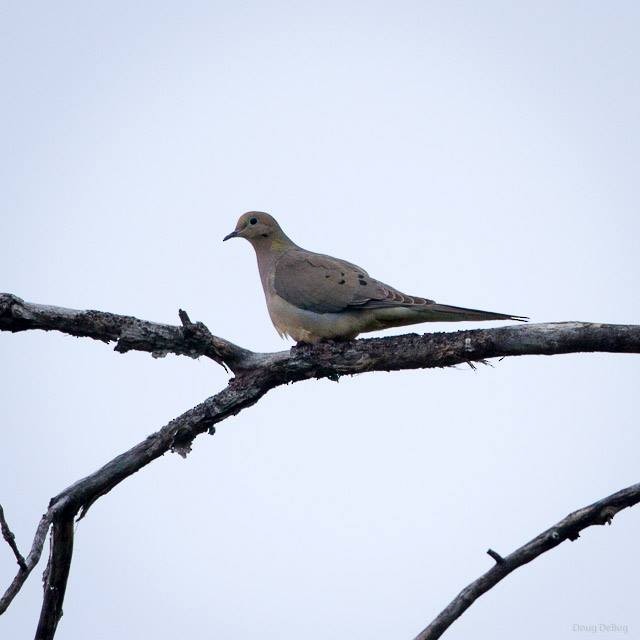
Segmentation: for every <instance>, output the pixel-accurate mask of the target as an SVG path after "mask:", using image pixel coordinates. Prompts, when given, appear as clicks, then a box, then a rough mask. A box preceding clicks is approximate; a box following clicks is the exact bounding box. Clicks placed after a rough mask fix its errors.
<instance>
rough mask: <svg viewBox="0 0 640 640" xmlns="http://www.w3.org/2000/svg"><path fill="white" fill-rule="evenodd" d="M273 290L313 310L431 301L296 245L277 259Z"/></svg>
mask: <svg viewBox="0 0 640 640" xmlns="http://www.w3.org/2000/svg"><path fill="white" fill-rule="evenodd" d="M273 285H274V288H275V290H276V293H277V294H278V295H279V296H280V297H281V298H284V299H285V300H286V301H287V302H289V303H290V304H292V305H294V306H296V307H298V308H300V309H306V310H307V311H314V312H315V313H339V312H341V311H347V310H349V309H376V308H382V307H398V306H413V305H423V304H430V303H432V302H433V301H432V300H426V299H425V298H415V297H412V296H407V295H405V294H403V293H400V292H399V291H397V290H396V289H394V288H393V287H389V286H388V285H385V284H383V283H382V282H379V281H378V280H375V279H374V278H371V277H370V276H369V274H368V273H367V272H366V271H365V270H364V269H362V268H360V267H358V266H357V265H355V264H351V263H350V262H346V261H345V260H339V259H338V258H332V257H331V256H325V255H322V254H319V253H312V252H310V251H305V250H303V249H295V250H293V251H288V252H287V253H285V254H284V255H283V256H282V257H281V258H280V259H279V260H278V262H277V264H276V268H275V273H274V282H273Z"/></svg>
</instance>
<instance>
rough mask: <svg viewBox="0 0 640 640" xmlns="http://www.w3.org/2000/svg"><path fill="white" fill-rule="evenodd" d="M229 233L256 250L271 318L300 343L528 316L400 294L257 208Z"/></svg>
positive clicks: (281, 331)
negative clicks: (303, 241) (297, 237)
mask: <svg viewBox="0 0 640 640" xmlns="http://www.w3.org/2000/svg"><path fill="white" fill-rule="evenodd" d="M230 238H244V239H245V240H248V241H249V242H250V243H251V245H252V246H253V248H254V249H255V252H256V258H257V260H258V271H259V272H260V280H261V282H262V288H263V289H264V295H265V299H266V302H267V309H268V310H269V315H270V317H271V321H272V322H273V325H274V326H275V328H276V331H277V332H278V334H279V335H280V337H286V336H290V337H291V338H293V340H295V341H296V342H298V343H316V342H321V341H325V340H352V339H353V338H355V337H356V336H357V335H359V334H360V333H366V332H369V331H378V330H380V329H387V328H389V327H400V326H403V325H409V324H418V323H421V322H459V321H463V320H467V321H474V320H518V321H526V320H527V319H528V318H526V317H524V316H514V315H511V314H507V313H494V312H492V311H479V310H477V309H465V308H463V307H453V306H450V305H446V304H438V303H436V302H434V301H433V300H429V299H427V298H421V297H418V296H409V295H407V294H405V293H401V292H400V291H398V290H397V289H394V288H393V287H391V286H389V285H388V284H384V283H383V282H381V281H379V280H376V279H375V278H372V277H371V276H370V275H369V274H368V273H367V272H366V271H365V270H364V269H362V268H361V267H359V266H357V265H355V264H352V263H351V262H347V261H345V260H340V259H338V258H332V257H331V256H328V255H324V254H321V253H314V252H313V251H307V250H306V249H303V248H302V247H299V246H298V245H297V244H295V242H293V241H292V240H291V239H290V238H289V237H288V236H287V235H286V234H285V232H284V231H283V230H282V228H281V227H280V225H279V224H278V223H277V221H276V219H275V218H274V217H273V216H271V215H269V214H268V213H264V212H262V211H249V212H247V213H244V214H243V215H241V216H240V218H239V220H238V223H237V225H236V228H235V230H234V231H232V232H231V233H230V234H228V235H227V236H225V237H224V240H229V239H230Z"/></svg>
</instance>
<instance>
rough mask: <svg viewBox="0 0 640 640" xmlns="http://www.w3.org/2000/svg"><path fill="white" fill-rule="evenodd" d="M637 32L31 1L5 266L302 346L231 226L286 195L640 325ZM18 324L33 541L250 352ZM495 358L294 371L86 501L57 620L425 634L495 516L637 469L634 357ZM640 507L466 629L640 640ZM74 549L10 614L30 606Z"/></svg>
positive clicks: (505, 595) (609, 20) (23, 24)
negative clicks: (187, 448)
mask: <svg viewBox="0 0 640 640" xmlns="http://www.w3.org/2000/svg"><path fill="white" fill-rule="evenodd" d="M639 29H640V7H639V5H638V4H637V3H634V2H616V3H609V4H604V3H596V2H560V3H558V2H553V3H551V2H535V3H534V2H521V3H509V2H485V3H475V2H455V3H454V2H449V3H443V2H440V3H438V2H399V3H393V5H391V4H389V3H381V2H374V3H356V2H340V3H336V2H329V3H322V4H321V5H319V4H318V3H293V2H273V3H257V2H244V3H226V4H222V3H216V2H186V3H170V2H156V3H141V2H138V3H125V2H110V3H107V4H105V3H97V2H58V3H55V4H51V3H36V2H24V1H23V2H3V3H2V4H0V73H1V76H0V77H1V79H2V91H3V100H2V102H1V103H0V115H1V116H2V117H1V118H0V136H1V139H2V143H3V148H4V150H5V153H4V154H2V156H0V187H1V193H2V196H3V198H2V201H3V206H2V208H1V209H0V211H2V214H1V218H0V237H2V240H3V243H2V245H3V250H2V252H0V290H2V291H10V292H12V293H15V294H17V295H19V296H21V297H23V298H25V299H28V300H32V301H36V302H43V303H51V304H58V305H63V306H69V307H76V308H98V309H104V310H108V311H113V312H118V313H126V314H131V315H135V316H138V317H141V318H146V319H150V320H157V321H163V322H177V320H178V318H177V310H178V308H179V307H182V308H185V309H187V310H188V311H189V313H190V315H191V317H192V319H194V320H195V319H197V320H202V321H204V322H205V323H206V324H207V325H208V326H209V328H210V329H211V330H212V331H213V332H214V333H217V334H219V335H221V336H224V337H226V338H228V339H231V340H233V341H235V342H237V343H239V344H242V345H243V346H246V347H248V348H255V349H259V350H265V351H266V350H277V349H282V348H285V344H284V343H283V342H281V341H280V340H279V338H278V336H277V334H276V332H275V330H274V329H273V327H272V326H271V324H270V321H269V318H268V315H267V313H266V309H265V306H264V300H263V297H262V291H261V288H260V285H259V280H258V275H257V269H256V266H255V259H254V256H253V253H252V251H251V249H250V247H249V246H248V245H246V244H244V243H241V242H236V243H226V244H224V245H223V244H222V242H221V238H222V237H223V236H224V235H225V234H226V233H228V232H229V231H231V230H232V229H233V227H234V225H235V222H236V218H237V216H238V215H239V214H240V213H242V212H243V211H245V210H248V209H260V210H265V211H269V212H270V213H273V214H274V215H276V216H277V217H278V219H279V220H280V221H281V223H282V225H283V227H284V228H285V230H286V231H287V233H288V234H289V235H290V236H291V237H292V238H293V239H294V240H295V241H296V242H297V243H298V244H300V245H302V246H305V247H307V248H309V249H312V250H318V251H322V252H325V253H330V254H333V255H336V256H339V257H342V258H345V259H348V260H350V261H353V262H356V263H358V264H361V265H362V266H364V267H365V268H367V269H368V270H369V272H370V273H371V274H372V275H373V276H374V277H378V278H380V279H382V280H384V281H386V282H389V283H390V284H393V285H395V286H397V287H398V288H400V289H401V290H404V291H407V292H408V293H413V294H416V295H422V296H428V297H431V298H435V299H436V300H438V301H441V302H445V303H450V304H457V305H462V306H469V307H475V308H485V309H492V310H496V311H504V312H509V313H516V314H523V315H529V316H531V317H532V319H533V320H534V321H559V320H591V321H601V322H620V323H637V322H639V319H640V302H639V297H638V277H639V275H640V274H639V269H638V239H639V237H640V222H639V220H638V201H639V195H640V194H639V186H638V185H639V184H640V181H639V169H640V127H639V126H638V121H639V118H638V114H639V113H640V41H639V40H638V37H637V34H638V31H639ZM471 326H473V325H470V324H465V325H460V326H456V325H438V326H429V325H425V326H422V327H416V328H415V330H416V331H420V332H422V331H431V330H445V329H446V330H455V329H457V328H463V327H464V328H469V327H471ZM485 326H491V324H490V323H488V324H486V325H485ZM496 326H497V325H496ZM403 331H404V330H403V329H400V330H397V331H395V332H388V333H402V332H403ZM0 356H1V359H2V363H3V366H2V368H0V389H2V403H3V427H2V429H3V438H2V441H3V446H2V449H1V450H0V503H1V504H2V505H3V506H4V508H5V512H6V515H7V518H8V519H9V521H10V522H11V524H12V526H13V528H14V530H15V532H16V534H17V538H18V542H19V544H20V546H21V548H22V549H23V550H25V549H26V548H27V547H28V546H29V545H30V544H31V539H32V536H33V531H34V529H35V526H36V524H37V521H38V519H39V516H40V514H41V513H42V512H43V510H44V509H45V507H46V504H47V502H48V500H49V498H50V497H51V496H52V495H54V494H56V493H57V492H59V491H60V490H61V489H62V488H64V487H65V486H67V485H68V484H70V483H71V482H73V481H74V480H76V479H78V478H79V477H82V476H83V475H86V474H87V473H90V472H91V471H93V470H95V469H96V468H97V467H98V466H100V465H102V464H103V463H104V462H106V461H107V460H109V459H110V458H112V457H113V456H115V455H117V454H118V453H120V452H121V451H123V450H124V449H126V448H128V447H129V446H131V445H133V444H134V443H136V442H138V441H140V440H141V439H142V438H144V437H145V436H146V435H147V434H148V433H150V432H152V431H155V430H156V429H157V428H159V427H161V426H162V425H163V424H165V423H166V422H168V421H169V420H170V419H171V418H173V417H174V416H176V415H178V414H180V413H181V412H182V411H184V410H186V409H188V408H189V407H190V406H192V405H193V404H196V403H197V402H200V401H201V400H202V399H203V398H205V397H207V396H209V395H211V394H213V393H215V392H216V391H218V390H220V389H221V388H222V387H223V386H224V385H225V384H226V380H227V376H226V375H225V373H224V372H223V371H222V369H220V368H219V367H217V366H216V365H213V364H211V363H209V362H207V361H205V360H202V361H191V360H188V359H186V358H176V357H170V358H166V359H164V360H153V359H152V358H150V357H149V356H147V355H145V354H127V355H125V356H122V355H119V354H116V353H113V351H111V350H110V348H109V347H107V346H104V345H101V344H100V343H97V342H91V341H88V340H78V339H75V338H70V337H67V336H61V335H56V334H47V335H45V334H37V333H31V334H18V335H7V334H0ZM494 365H495V366H494V368H488V367H483V368H480V369H479V370H478V371H477V372H475V373H473V372H472V371H471V370H469V369H468V368H465V367H460V368H459V369H455V370H444V371H428V372H405V373H394V374H371V375H367V376H359V377H356V378H350V379H342V380H341V381H340V383H339V384H335V383H331V382H328V381H320V382H309V383H304V384H297V385H294V386H289V387H286V388H282V389H278V390H275V391H273V392H272V393H270V394H269V395H268V396H267V397H265V398H264V399H263V400H262V401H261V402H260V403H259V404H258V405H257V406H255V407H253V408H251V409H249V410H247V411H245V412H243V413H242V414H240V415H239V416H238V417H236V418H233V419H231V420H229V421H227V422H225V423H224V424H223V425H221V427H220V428H219V430H218V433H217V434H216V436H215V437H214V438H206V437H204V438H201V439H199V440H198V441H197V442H196V444H195V447H194V452H193V454H192V455H191V456H189V458H188V459H187V460H186V461H183V460H181V459H179V458H178V457H177V456H167V457H165V458H163V459H161V460H159V461H157V462H156V463H154V464H153V465H151V466H150V467H148V468H147V469H145V470H144V471H143V472H141V473H139V474H137V475H136V476H135V477H133V478H131V479H129V480H128V481H126V482H125V483H124V484H122V485H120V486H119V487H118V488H117V489H116V490H114V491H113V492H112V493H111V494H109V495H108V496H107V497H106V498H104V499H102V500H101V501H100V502H99V503H98V504H96V505H95V506H94V507H93V508H92V510H91V512H90V514H89V516H88V517H87V518H86V519H85V520H83V521H82V522H81V523H80V524H79V526H78V531H77V542H76V555H75V559H74V564H73V566H72V570H71V578H70V583H69V588H68V592H67V600H66V604H65V607H64V611H65V615H64V618H63V620H62V622H61V623H60V627H59V631H58V637H59V638H60V639H61V640H80V639H83V640H84V638H87V637H91V638H95V639H96V640H101V639H103V638H104V639H107V638H115V637H118V638H120V639H122V640H130V639H131V640H133V639H137V638H140V637H143V636H144V637H154V638H156V639H157V640H163V639H165V638H166V639H168V638H172V639H173V638H176V637H189V638H190V640H205V639H209V638H225V639H226V638H234V639H235V638H250V637H255V636H258V635H259V636H260V637H261V638H265V639H273V640H276V639H277V640H286V639H287V638H297V637H300V636H302V635H304V637H305V638H308V639H314V638H318V639H319V638H323V639H325V638H336V639H339V638H354V637H355V638H360V637H362V638H364V637H366V638H371V639H380V640H382V639H387V638H411V637H413V635H415V634H416V633H417V632H418V631H419V630H420V629H421V628H422V627H423V626H424V625H425V624H426V623H427V622H428V621H429V620H430V619H431V618H432V617H433V616H434V615H435V614H436V613H437V612H438V611H439V610H440V609H441V608H442V607H443V606H445V605H446V604H447V603H448V601H449V600H450V599H451V598H452V597H453V596H454V595H455V594H456V593H457V592H458V591H459V590H460V589H461V588H462V587H463V586H464V585H465V584H467V583H468V582H469V581H470V580H472V579H473V578H475V577H476V576H477V575H479V574H480V573H481V572H483V571H485V570H486V569H487V568H489V567H490V566H491V562H492V561H491V559H490V558H489V557H488V556H486V555H485V551H486V549H487V548H488V547H492V548H494V549H496V550H497V551H499V552H501V553H507V552H509V551H510V550H512V549H514V548H515V547H517V546H519V545H520V544H522V543H524V542H525V541H527V540H528V539H530V538H531V537H533V536H534V535H536V534H537V533H538V532H539V531H541V530H542V529H544V528H546V527H547V526H549V525H551V524H552V523H554V522H555V521H557V520H559V519H560V518H561V517H563V516H564V515H566V514H567V513H568V512H569V511H571V510H573V509H575V508H577V507H579V506H582V505H584V504H587V503H589V502H591V501H593V500H596V499H598V498H600V497H602V496H604V495H606V494H608V493H611V492H613V491H615V490H617V489H619V488H621V487H622V486H625V485H627V484H631V483H633V482H637V481H638V476H637V468H638V465H637V458H638V456H637V451H638V448H639V446H640V436H639V435H638V428H637V416H638V410H637V388H638V382H639V380H638V360H637V357H635V356H621V355H617V356H616V355H576V356H563V357H556V358H542V357H538V358H522V359H505V360H503V361H502V362H500V363H494ZM639 534H640V516H639V515H638V513H636V512H635V511H630V512H625V513H623V514H620V516H619V517H617V518H616V520H615V521H614V525H613V526H612V527H607V528H604V527H603V528H597V529H593V530H590V531H588V532H585V534H584V535H583V537H582V538H581V539H580V540H579V541H578V542H576V543H572V544H566V543H565V544H563V545H562V546H561V547H560V548H559V549H557V550H555V551H554V552H552V553H550V554H548V555H547V556H545V557H543V558H541V559H539V560H538V561H536V562H535V563H533V564H532V565H530V566H527V567H525V568H523V569H521V570H519V571H518V572H517V573H516V574H515V575H513V576H511V577H510V578H508V579H507V580H506V581H505V582H504V583H502V584H501V585H500V586H499V587H497V588H496V589H495V590H493V591H492V592H491V593H489V594H488V595H487V596H485V597H483V598H482V599H481V600H480V601H479V602H478V603H476V605H474V606H473V607H472V609H471V610H470V611H469V612H468V613H467V614H466V615H465V616H464V617H463V618H462V619H461V620H460V621H459V622H458V623H456V624H455V625H454V626H453V627H452V628H451V629H450V631H449V632H448V635H447V636H446V637H447V638H451V639H453V640H460V639H462V640H466V639H467V638H492V639H495V640H499V639H503V638H504V639H511V638H514V637H518V638H521V639H524V640H529V639H531V640H533V639H535V640H538V639H539V638H541V637H549V638H554V639H555V638H559V639H564V638H566V639H573V640H575V638H576V637H577V635H580V634H577V633H576V632H573V631H572V628H573V625H574V624H599V623H607V624H610V623H615V624H626V625H628V627H629V634H628V637H640V616H639V614H638V611H637V593H638V590H639V587H640V585H639V584H638V577H637V571H636V568H635V564H634V559H635V556H634V553H635V552H634V549H635V548H636V546H637V539H638V535H639ZM43 568H44V562H43V563H42V566H40V567H39V568H38V570H37V572H36V573H34V575H33V576H32V578H31V580H30V582H29V584H28V586H27V588H25V590H24V592H23V593H22V594H21V595H20V596H19V597H18V598H17V599H16V601H15V603H14V604H13V606H12V608H11V609H10V611H9V612H7V614H6V615H4V616H3V617H2V618H0V637H3V638H4V637H7V638H11V639H12V640H13V638H16V639H18V638H29V637H31V636H32V635H33V631H34V629H35V624H36V621H37V616H38V612H39V599H40V593H41V592H40V579H39V573H40V572H41V570H42V569H43ZM13 571H14V562H13V559H12V556H11V554H10V551H9V549H8V548H7V549H4V550H3V549H2V548H1V547H0V577H2V576H4V577H3V578H2V584H3V585H4V584H7V583H8V581H9V580H10V578H11V576H12V573H13Z"/></svg>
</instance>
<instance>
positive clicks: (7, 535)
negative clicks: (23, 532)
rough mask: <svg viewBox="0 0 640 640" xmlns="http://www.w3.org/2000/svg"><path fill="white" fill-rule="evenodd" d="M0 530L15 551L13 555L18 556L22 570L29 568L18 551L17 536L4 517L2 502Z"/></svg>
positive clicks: (0, 506) (0, 507)
mask: <svg viewBox="0 0 640 640" xmlns="http://www.w3.org/2000/svg"><path fill="white" fill-rule="evenodd" d="M0 531H2V537H3V538H4V539H5V540H6V541H7V544H8V545H9V546H10V547H11V551H13V555H14V556H15V557H16V560H17V562H18V565H20V569H22V571H26V570H27V563H26V562H25V561H24V558H23V557H22V554H21V553H20V551H18V547H17V545H16V537H15V536H14V535H13V532H12V531H11V529H9V525H8V524H7V521H6V520H5V517H4V510H3V508H2V505H1V504H0Z"/></svg>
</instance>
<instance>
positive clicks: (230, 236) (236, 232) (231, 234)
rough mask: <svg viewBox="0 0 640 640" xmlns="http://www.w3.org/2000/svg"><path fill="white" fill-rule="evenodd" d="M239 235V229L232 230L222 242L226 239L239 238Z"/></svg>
mask: <svg viewBox="0 0 640 640" xmlns="http://www.w3.org/2000/svg"><path fill="white" fill-rule="evenodd" d="M238 235H240V232H239V231H232V232H231V233H230V234H229V235H227V236H225V237H224V238H222V242H224V241H225V240H231V238H237V237H238Z"/></svg>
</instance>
